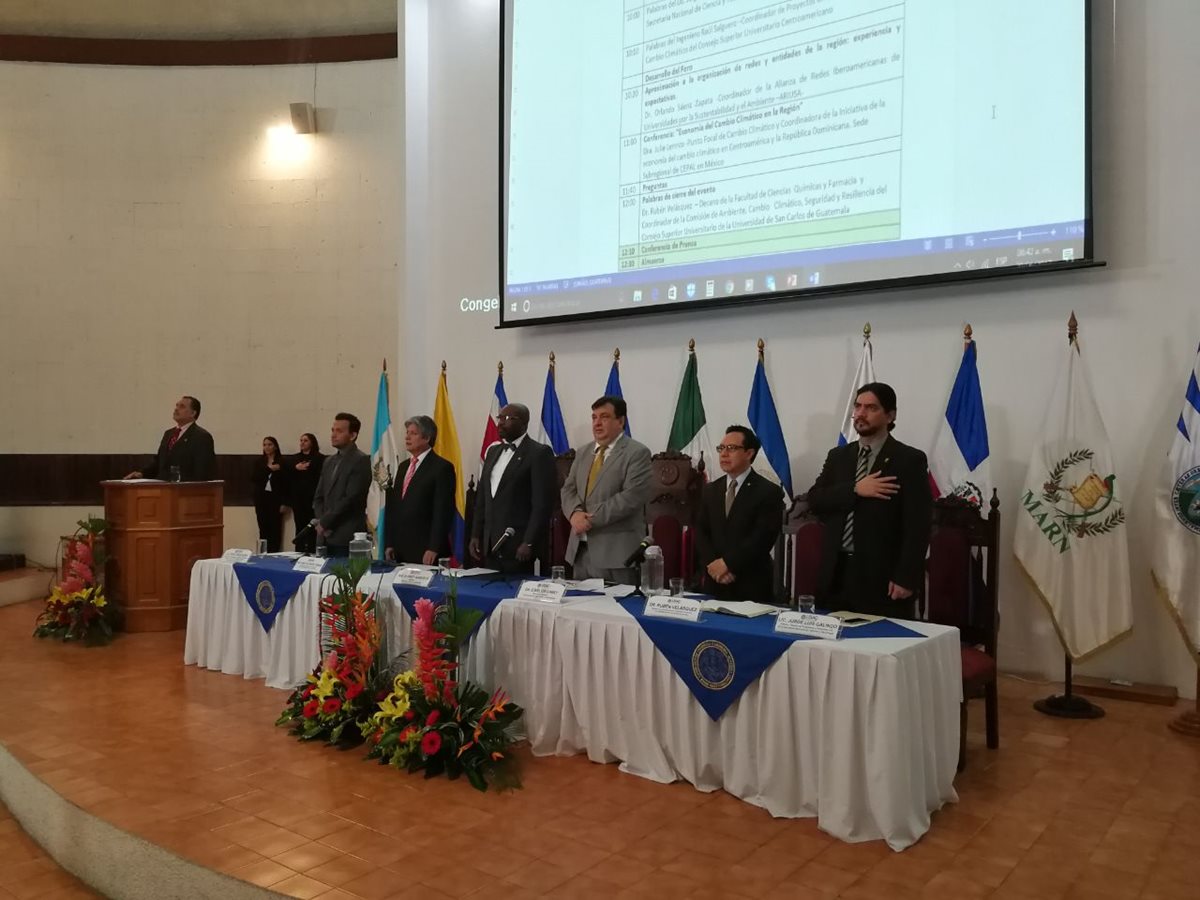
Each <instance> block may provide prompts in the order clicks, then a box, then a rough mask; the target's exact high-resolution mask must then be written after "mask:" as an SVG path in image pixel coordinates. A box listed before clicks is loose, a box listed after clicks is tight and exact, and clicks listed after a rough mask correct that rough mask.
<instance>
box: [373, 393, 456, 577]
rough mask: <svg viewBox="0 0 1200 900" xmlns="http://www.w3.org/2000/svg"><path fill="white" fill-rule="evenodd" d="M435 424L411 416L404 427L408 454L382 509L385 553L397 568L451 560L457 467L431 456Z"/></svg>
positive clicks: (426, 417)
mask: <svg viewBox="0 0 1200 900" xmlns="http://www.w3.org/2000/svg"><path fill="white" fill-rule="evenodd" d="M436 440H437V423H436V422H434V421H433V419H431V418H429V416H413V418H411V419H408V420H406V421H405V423H404V449H405V450H407V451H408V452H409V454H410V456H409V458H408V459H406V460H405V461H404V462H402V463H401V464H400V469H399V471H397V472H396V477H395V480H394V481H393V482H392V486H391V487H390V488H389V489H388V493H387V505H386V506H385V507H384V510H385V512H384V531H385V532H386V534H385V537H384V544H383V546H384V548H385V551H386V555H387V558H388V559H389V560H394V561H395V562H405V563H423V564H424V565H427V566H431V565H433V564H434V563H436V562H437V561H438V557H440V556H449V555H450V525H451V523H452V522H453V521H454V490H455V480H454V464H453V463H451V462H450V461H449V460H447V459H443V458H442V457H440V456H438V455H437V454H436V453H434V452H433V444H434V442H435V441H436Z"/></svg>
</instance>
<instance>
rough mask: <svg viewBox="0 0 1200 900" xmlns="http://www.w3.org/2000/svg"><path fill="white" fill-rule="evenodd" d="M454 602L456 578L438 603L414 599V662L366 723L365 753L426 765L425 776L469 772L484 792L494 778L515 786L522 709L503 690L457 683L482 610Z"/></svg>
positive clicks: (414, 767) (413, 767) (387, 761)
mask: <svg viewBox="0 0 1200 900" xmlns="http://www.w3.org/2000/svg"><path fill="white" fill-rule="evenodd" d="M455 599H456V591H455V588H454V582H453V581H451V587H450V592H449V594H448V595H447V598H446V602H445V603H444V604H442V605H441V606H440V607H438V606H435V605H434V603H433V602H432V601H430V600H427V599H424V598H422V599H420V600H418V601H417V602H416V613H417V617H416V619H415V621H414V622H413V641H414V643H415V644H416V650H417V659H416V665H415V666H414V667H413V668H412V669H411V670H409V671H407V672H402V673H401V674H399V675H397V676H396V677H395V678H394V679H393V681H392V689H391V692H390V693H389V694H388V695H387V696H386V697H384V698H383V700H382V701H381V702H380V704H379V708H378V711H377V712H376V713H375V714H374V715H373V716H371V717H370V719H368V720H367V721H366V722H363V723H362V725H361V730H362V734H363V737H364V738H365V739H366V742H367V747H368V752H367V758H368V759H378V760H379V761H380V763H381V764H384V765H392V766H395V767H396V768H400V769H407V770H408V771H409V772H416V771H419V770H422V769H423V770H424V771H425V777H426V778H432V777H434V776H435V775H441V774H443V773H444V774H445V775H446V776H447V777H449V778H451V779H454V778H457V777H459V776H460V775H464V774H465V775H466V776H467V780H468V781H470V783H471V785H472V786H474V787H475V788H477V789H478V790H481V791H486V790H487V789H488V785H489V782H490V783H491V784H494V785H496V786H497V787H498V788H506V787H516V786H518V785H519V784H520V781H519V778H518V777H517V770H516V760H515V758H514V756H513V755H512V752H511V748H512V745H513V743H514V738H513V736H512V726H513V724H514V723H516V721H517V720H518V719H519V718H520V717H521V713H522V710H521V708H520V707H519V706H517V705H516V704H514V703H513V702H512V701H511V699H510V698H509V697H508V696H507V695H506V694H505V693H504V692H503V691H499V690H498V691H496V692H495V693H494V694H491V695H490V696H489V695H488V693H487V692H486V691H484V690H483V689H482V688H480V687H478V686H477V685H474V684H471V683H470V682H460V681H458V680H457V672H458V649H459V646H460V645H461V644H462V642H463V641H464V640H465V639H466V637H467V636H468V635H469V634H470V633H471V630H472V629H473V628H474V625H475V623H476V622H477V621H478V619H479V617H480V615H481V614H480V612H479V611H478V610H467V609H464V610H459V609H458V605H457V603H456V602H455Z"/></svg>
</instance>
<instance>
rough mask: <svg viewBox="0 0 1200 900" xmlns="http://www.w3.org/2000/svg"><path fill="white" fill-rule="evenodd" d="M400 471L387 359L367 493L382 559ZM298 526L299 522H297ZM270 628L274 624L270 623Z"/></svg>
mask: <svg viewBox="0 0 1200 900" xmlns="http://www.w3.org/2000/svg"><path fill="white" fill-rule="evenodd" d="M399 470H400V450H399V448H398V445H397V444H396V438H395V435H394V434H393V433H392V411H391V405H390V403H389V402H388V377H387V360H386V359H385V360H384V361H383V371H382V372H380V374H379V389H378V390H377V391H376V392H375V430H374V431H373V432H372V435H371V487H370V490H369V491H368V492H367V522H368V523H369V524H370V526H371V528H372V529H373V530H374V531H375V535H376V541H375V544H376V546H377V547H378V550H379V553H380V558H381V559H382V558H383V557H382V554H383V540H382V537H383V529H384V524H383V517H384V511H385V500H386V497H387V491H388V488H390V487H391V486H392V478H393V477H394V476H395V474H396V472H398V471H399ZM297 527H299V524H298V523H297ZM268 627H270V626H268Z"/></svg>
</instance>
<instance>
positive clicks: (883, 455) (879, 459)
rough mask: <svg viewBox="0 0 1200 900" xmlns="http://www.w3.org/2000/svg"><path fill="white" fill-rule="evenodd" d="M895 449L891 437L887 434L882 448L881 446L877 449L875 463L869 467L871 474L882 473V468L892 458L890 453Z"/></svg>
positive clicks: (894, 443)
mask: <svg viewBox="0 0 1200 900" xmlns="http://www.w3.org/2000/svg"><path fill="white" fill-rule="evenodd" d="M895 447H896V442H895V441H894V440H893V439H892V436H891V435H890V434H889V435H888V436H887V438H886V440H884V442H883V446H881V447H880V448H879V452H878V453H876V454H875V462H874V464H873V465H872V466H871V471H872V472H882V471H883V467H884V466H886V465H887V463H888V461H889V460H890V459H891V458H892V453H893V451H894V450H895Z"/></svg>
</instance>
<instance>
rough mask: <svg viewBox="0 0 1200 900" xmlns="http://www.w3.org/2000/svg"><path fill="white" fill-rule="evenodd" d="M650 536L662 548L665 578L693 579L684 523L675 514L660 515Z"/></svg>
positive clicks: (652, 525)
mask: <svg viewBox="0 0 1200 900" xmlns="http://www.w3.org/2000/svg"><path fill="white" fill-rule="evenodd" d="M650 537H651V538H652V539H653V540H654V543H656V544H658V546H659V547H661V548H662V554H663V573H664V576H663V577H665V578H683V579H684V580H685V581H687V582H688V583H689V584H690V583H691V580H692V575H693V572H692V561H691V553H690V552H689V551H690V541H688V540H687V534H686V532H685V529H684V527H683V524H682V523H681V522H680V521H679V520H678V519H677V518H675V517H674V516H670V515H668V516H659V517H658V518H657V519H655V520H654V522H653V524H651V526H650Z"/></svg>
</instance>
